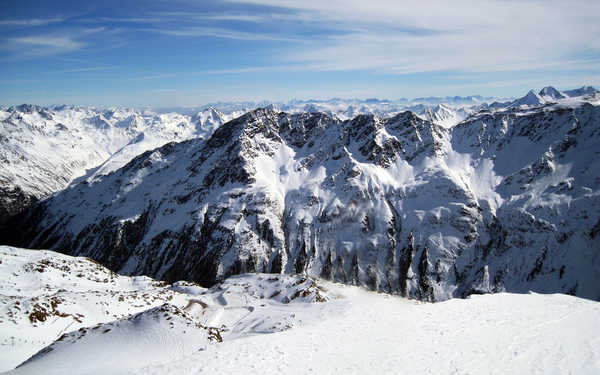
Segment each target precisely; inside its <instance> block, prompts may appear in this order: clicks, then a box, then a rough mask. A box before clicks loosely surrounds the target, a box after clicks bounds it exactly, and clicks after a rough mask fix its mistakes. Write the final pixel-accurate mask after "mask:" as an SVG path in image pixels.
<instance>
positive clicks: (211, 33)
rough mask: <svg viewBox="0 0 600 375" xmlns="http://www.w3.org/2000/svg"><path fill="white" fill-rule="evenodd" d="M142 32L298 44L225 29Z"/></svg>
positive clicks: (267, 36) (164, 29)
mask: <svg viewBox="0 0 600 375" xmlns="http://www.w3.org/2000/svg"><path fill="white" fill-rule="evenodd" d="M143 31H148V32H154V33H159V34H163V35H170V36H179V37H213V38H223V39H235V40H248V41H258V40H260V41H276V42H299V41H300V40H299V39H295V38H288V37H284V36H278V35H272V34H268V33H254V32H246V31H237V30H231V29H225V28H212V27H183V28H178V29H177V28H176V29H173V28H154V29H143Z"/></svg>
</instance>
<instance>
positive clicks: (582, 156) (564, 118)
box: [4, 104, 600, 301]
mask: <svg viewBox="0 0 600 375" xmlns="http://www.w3.org/2000/svg"><path fill="white" fill-rule="evenodd" d="M599 124H600V108H599V107H597V106H593V105H591V104H583V105H579V106H576V107H573V108H571V107H560V106H554V107H552V106H546V107H543V108H539V109H537V110H533V111H532V110H531V109H528V110H527V111H525V110H519V109H507V110H502V111H497V112H494V113H481V114H480V115H476V116H473V117H470V118H469V119H467V120H466V121H464V122H462V123H461V124H459V125H457V126H455V127H453V128H450V129H448V128H444V127H441V126H439V125H435V124H434V123H431V122H429V121H426V120H423V119H421V118H419V117H417V116H415V115H414V114H412V113H410V112H405V113H401V114H399V115H397V116H395V117H392V118H389V119H381V118H379V117H376V116H372V115H361V116H357V117H355V118H354V119H352V120H349V121H344V122H340V121H339V120H337V119H336V118H334V117H330V116H328V115H325V114H321V113H310V114H308V113H301V114H294V115H289V114H286V113H276V112H274V111H271V110H266V109H259V110H255V111H252V112H250V113H247V114H246V115H244V116H242V117H240V118H238V119H235V120H233V121H231V122H229V123H226V124H224V125H223V126H221V127H219V128H218V129H217V130H216V131H215V132H214V133H213V135H212V136H211V137H210V138H209V139H207V140H206V141H203V140H190V141H186V142H183V143H170V144H167V145H165V146H163V147H161V148H159V149H156V150H153V151H148V152H146V153H144V154H142V155H140V156H138V157H136V158H135V159H133V160H132V161H131V162H130V163H128V164H127V165H126V166H125V167H123V168H121V169H119V170H117V171H115V172H113V173H111V174H109V175H107V176H103V177H101V178H97V179H95V180H93V181H90V182H82V183H79V184H77V185H72V186H70V187H69V188H67V189H66V190H64V191H62V192H60V193H58V194H56V195H55V196H53V197H52V198H51V199H49V200H47V201H44V202H41V203H39V204H37V205H36V207H35V209H34V210H32V211H31V212H29V213H28V215H25V216H24V217H22V218H21V221H20V223H17V224H15V223H13V225H19V228H20V229H21V231H20V232H16V231H13V232H12V234H15V233H16V234H17V236H12V238H11V239H10V242H12V243H16V244H18V245H21V246H28V247H35V248H51V249H57V250H61V251H64V252H67V253H69V254H72V255H85V256H88V257H91V258H94V259H96V260H98V261H100V262H101V263H103V264H105V265H107V266H109V267H110V268H111V269H113V270H115V271H119V272H121V273H125V274H146V275H151V276H153V277H156V278H160V279H164V280H168V281H172V280H179V279H188V280H193V281H197V282H200V283H202V284H203V285H207V286H208V285H212V284H213V283H215V282H216V281H219V280H223V279H224V278H226V277H227V276H229V275H232V274H238V273H243V272H274V273H306V274H309V275H312V276H320V277H324V278H328V279H333V280H336V281H340V282H344V283H349V284H357V285H364V286H367V287H369V288H371V289H375V290H381V291H386V292H392V293H398V294H401V295H405V296H410V297H413V298H419V299H422V300H430V301H437V300H443V299H447V298H450V297H452V296H465V295H469V294H472V293H487V292H496V291H504V290H506V291H511V292H526V291H528V290H534V291H538V292H567V293H572V294H576V295H579V296H582V297H587V298H593V299H600V288H599V287H598V285H600V235H598V233H599V232H600V230H599V229H598V228H600V162H598V160H600V158H599V156H600V155H599V153H600V148H599V147H598V145H599V144H600V126H599ZM5 237H8V236H5ZM19 237H20V238H19ZM4 240H5V242H6V241H8V240H9V239H7V238H5V239H4Z"/></svg>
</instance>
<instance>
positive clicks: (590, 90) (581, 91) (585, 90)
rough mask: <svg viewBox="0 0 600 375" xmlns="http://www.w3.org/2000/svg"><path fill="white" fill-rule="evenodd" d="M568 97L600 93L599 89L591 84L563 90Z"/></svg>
mask: <svg viewBox="0 0 600 375" xmlns="http://www.w3.org/2000/svg"><path fill="white" fill-rule="evenodd" d="M563 93H564V94H566V95H567V96H568V97H571V98H575V97H578V96H586V95H595V94H598V93H600V91H598V90H596V88H594V87H592V86H582V87H580V88H578V89H573V90H565V91H563Z"/></svg>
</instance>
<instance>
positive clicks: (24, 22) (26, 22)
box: [0, 17, 65, 26]
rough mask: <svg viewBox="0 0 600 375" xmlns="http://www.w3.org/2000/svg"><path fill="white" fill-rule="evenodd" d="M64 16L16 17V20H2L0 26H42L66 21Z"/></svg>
mask: <svg viewBox="0 0 600 375" xmlns="http://www.w3.org/2000/svg"><path fill="white" fill-rule="evenodd" d="M64 21H65V18H64V17H55V18H45V19H40V18H32V19H20V20H17V19H14V20H0V26H42V25H48V24H51V23H59V22H64Z"/></svg>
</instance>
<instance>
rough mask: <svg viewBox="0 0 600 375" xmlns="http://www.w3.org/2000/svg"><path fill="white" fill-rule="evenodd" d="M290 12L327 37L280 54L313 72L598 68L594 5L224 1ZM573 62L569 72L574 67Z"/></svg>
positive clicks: (599, 29) (599, 34) (597, 7)
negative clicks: (327, 31)
mask: <svg viewBox="0 0 600 375" xmlns="http://www.w3.org/2000/svg"><path fill="white" fill-rule="evenodd" d="M230 2H236V3H249V4H255V5H261V6H272V7H277V8H283V9H285V10H286V11H287V12H292V13H294V12H296V14H297V15H298V19H299V20H302V21H303V22H306V20H307V14H309V15H310V16H311V17H310V18H309V19H311V20H312V21H311V22H314V23H315V25H319V26H323V25H326V26H327V27H328V28H330V29H331V30H332V31H334V32H332V34H331V35H335V36H329V37H323V38H320V39H316V38H315V39H313V40H312V41H311V42H310V43H308V44H306V46H299V47H300V48H296V49H295V50H294V51H292V52H288V53H287V54H285V55H283V59H284V61H289V62H293V63H304V64H308V65H310V66H311V67H312V68H313V69H317V70H325V71H328V70H356V69H365V70H374V71H381V72H386V73H415V72H430V71H444V70H459V71H502V70H523V69H539V68H552V67H554V68H562V69H564V68H567V69H573V68H575V67H576V68H584V69H594V68H599V67H600V64H599V62H598V60H597V59H596V60H593V59H592V60H590V59H587V60H586V59H583V58H576V56H579V55H588V56H589V55H595V56H599V54H600V23H598V22H597V15H598V14H600V2H598V1H576V2H573V1H569V2H566V1H556V0H549V1H537V0H536V1H511V0H508V1H507V0H495V1H465V0H457V1H452V2H449V1H439V0H438V1H422V2H419V3H408V2H399V1H385V0H371V1H358V0H344V1H341V0H328V1H312V0H302V1H299V0H230ZM574 61H575V65H573V62H574Z"/></svg>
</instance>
